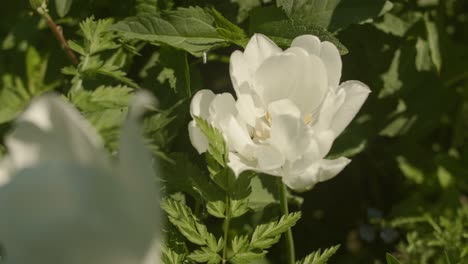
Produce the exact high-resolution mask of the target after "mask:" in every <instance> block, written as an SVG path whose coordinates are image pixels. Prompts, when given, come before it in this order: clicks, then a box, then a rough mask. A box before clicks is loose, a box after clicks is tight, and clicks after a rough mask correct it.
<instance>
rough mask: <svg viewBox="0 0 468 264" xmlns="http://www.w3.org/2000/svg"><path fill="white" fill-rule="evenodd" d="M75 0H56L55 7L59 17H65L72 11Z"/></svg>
mask: <svg viewBox="0 0 468 264" xmlns="http://www.w3.org/2000/svg"><path fill="white" fill-rule="evenodd" d="M72 2H73V0H55V9H56V10H57V14H58V15H59V17H64V16H66V15H67V14H68V12H69V11H70V8H71V5H72Z"/></svg>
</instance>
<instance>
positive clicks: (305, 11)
mask: <svg viewBox="0 0 468 264" xmlns="http://www.w3.org/2000/svg"><path fill="white" fill-rule="evenodd" d="M277 5H278V6H279V7H282V8H283V9H284V11H285V12H286V14H287V15H288V17H290V18H291V19H294V20H299V21H301V22H303V23H306V24H309V25H316V26H319V27H322V28H326V29H328V30H330V31H332V32H334V31H337V30H339V29H342V28H346V27H347V26H349V25H350V24H354V23H359V22H363V21H365V20H367V19H369V18H373V17H376V16H379V15H381V14H382V13H383V12H385V11H388V10H389V9H391V3H390V2H389V1H386V0H278V1H277Z"/></svg>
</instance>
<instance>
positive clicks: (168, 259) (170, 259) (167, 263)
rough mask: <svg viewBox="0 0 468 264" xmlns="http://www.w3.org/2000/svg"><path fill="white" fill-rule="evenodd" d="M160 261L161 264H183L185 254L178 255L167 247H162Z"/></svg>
mask: <svg viewBox="0 0 468 264" xmlns="http://www.w3.org/2000/svg"><path fill="white" fill-rule="evenodd" d="M161 251H162V256H161V260H162V263H163V264H183V263H184V259H185V254H180V253H178V252H176V251H174V250H172V249H171V248H169V247H162V250H161Z"/></svg>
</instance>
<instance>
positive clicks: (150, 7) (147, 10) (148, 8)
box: [135, 0, 158, 15]
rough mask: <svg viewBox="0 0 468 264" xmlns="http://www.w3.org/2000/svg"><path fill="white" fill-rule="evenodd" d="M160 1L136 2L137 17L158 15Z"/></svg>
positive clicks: (141, 0)
mask: <svg viewBox="0 0 468 264" xmlns="http://www.w3.org/2000/svg"><path fill="white" fill-rule="evenodd" d="M157 4H158V0H136V1H135V10H136V13H137V15H141V14H156V11H157Z"/></svg>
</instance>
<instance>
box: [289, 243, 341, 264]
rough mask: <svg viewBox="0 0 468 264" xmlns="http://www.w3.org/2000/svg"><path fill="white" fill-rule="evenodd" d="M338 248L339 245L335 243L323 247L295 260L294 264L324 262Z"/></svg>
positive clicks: (318, 263) (326, 261)
mask: <svg viewBox="0 0 468 264" xmlns="http://www.w3.org/2000/svg"><path fill="white" fill-rule="evenodd" d="M339 248H340V245H336V246H333V247H330V248H327V249H325V250H324V251H323V252H322V251H321V250H320V249H319V250H317V251H314V252H312V253H311V254H309V255H307V256H306V257H305V258H304V259H302V260H300V261H297V262H296V264H326V263H328V260H329V259H330V258H331V257H332V256H333V255H334V254H335V253H336V252H337V251H338V249H339Z"/></svg>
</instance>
